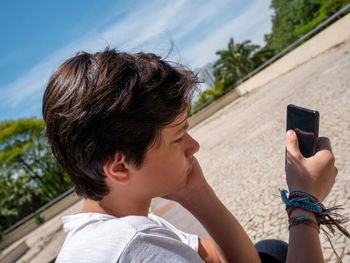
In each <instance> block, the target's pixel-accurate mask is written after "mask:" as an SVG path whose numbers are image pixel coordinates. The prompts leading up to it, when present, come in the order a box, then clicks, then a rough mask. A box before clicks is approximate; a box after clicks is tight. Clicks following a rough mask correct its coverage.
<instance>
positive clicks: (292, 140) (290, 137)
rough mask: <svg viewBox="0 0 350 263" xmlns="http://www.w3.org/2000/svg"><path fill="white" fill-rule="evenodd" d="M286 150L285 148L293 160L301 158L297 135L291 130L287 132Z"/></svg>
mask: <svg viewBox="0 0 350 263" xmlns="http://www.w3.org/2000/svg"><path fill="white" fill-rule="evenodd" d="M286 148H287V152H288V153H289V154H291V155H292V156H294V157H295V158H300V157H302V156H303V155H302V154H301V152H300V149H299V142H298V137H297V134H296V133H295V131H293V130H289V131H287V136H286Z"/></svg>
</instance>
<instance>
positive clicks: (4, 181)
mask: <svg viewBox="0 0 350 263" xmlns="http://www.w3.org/2000/svg"><path fill="white" fill-rule="evenodd" d="M0 179H1V180H0V183H1V191H0V200H1V211H0V223H1V225H2V228H3V229H4V226H5V225H6V226H7V227H8V226H9V225H8V224H13V223H14V222H15V221H18V220H20V219H21V218H23V217H24V216H26V215H28V214H29V213H31V212H34V211H35V210H36V209H38V208H39V207H40V206H42V205H44V204H45V203H47V202H48V201H51V200H52V199H54V198H55V197H57V196H59V195H60V194H62V193H63V192H65V191H66V190H68V189H70V188H71V187H72V184H71V182H70V180H69V178H68V176H67V174H66V173H65V172H64V170H63V169H62V168H61V166H60V165H59V164H58V162H57V161H56V160H55V159H54V157H53V156H52V154H51V151H50V148H49V146H48V144H47V140H46V138H45V136H44V122H43V120H38V119H36V118H29V119H19V120H9V121H3V122H0ZM5 223H6V224H5ZM3 224H4V225H3Z"/></svg>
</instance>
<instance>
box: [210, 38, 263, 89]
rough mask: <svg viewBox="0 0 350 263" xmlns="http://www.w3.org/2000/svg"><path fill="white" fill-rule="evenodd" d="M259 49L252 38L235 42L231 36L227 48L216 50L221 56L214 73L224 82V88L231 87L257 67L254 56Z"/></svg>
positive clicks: (215, 65)
mask: <svg viewBox="0 0 350 263" xmlns="http://www.w3.org/2000/svg"><path fill="white" fill-rule="evenodd" d="M257 49H259V46H258V45H254V44H251V41H250V40H246V41H243V42H242V43H236V44H235V43H234V40H233V38H231V39H230V41H229V43H228V45H227V49H225V50H219V51H217V52H216V54H217V55H219V56H220V57H219V59H218V60H217V61H216V62H215V64H214V68H215V70H214V75H215V77H216V79H217V80H218V81H219V80H220V81H221V82H222V85H223V90H226V89H227V88H229V87H231V86H232V85H233V84H234V83H236V82H237V81H238V80H239V79H240V78H243V77H244V76H245V75H247V74H248V73H249V72H251V71H252V70H253V69H254V68H255V62H254V60H253V59H252V57H253V55H254V53H255V51H256V50H257Z"/></svg>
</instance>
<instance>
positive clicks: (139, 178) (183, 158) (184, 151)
mask: <svg viewBox="0 0 350 263" xmlns="http://www.w3.org/2000/svg"><path fill="white" fill-rule="evenodd" d="M187 128H188V120H187V114H186V112H185V113H183V114H181V115H179V116H178V117H177V118H176V119H175V120H174V121H173V122H172V123H171V124H169V125H168V126H166V127H165V128H163V129H162V130H161V136H162V142H161V144H160V147H159V146H158V145H157V143H156V144H155V145H154V146H153V147H152V148H150V149H149V150H148V151H147V152H146V155H145V160H144V163H143V165H142V166H141V168H140V169H139V170H133V171H132V173H133V176H131V181H133V182H134V183H135V184H134V185H137V186H138V188H139V189H137V192H138V193H139V194H140V195H141V196H142V197H143V198H153V197H159V196H164V195H166V194H169V193H172V192H173V191H176V190H177V189H180V188H181V187H182V186H184V185H185V184H186V182H187V176H188V174H189V173H190V171H191V168H192V165H193V162H194V159H193V154H194V153H196V152H197V151H198V150H199V144H198V142H197V141H195V140H194V139H193V138H192V137H191V136H190V135H189V134H188V133H187V131H186V129H187Z"/></svg>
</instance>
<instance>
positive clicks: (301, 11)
mask: <svg viewBox="0 0 350 263" xmlns="http://www.w3.org/2000/svg"><path fill="white" fill-rule="evenodd" d="M349 3H350V0H272V1H271V8H272V9H274V11H275V12H274V15H273V16H272V33H271V34H270V35H269V36H268V37H267V38H268V42H267V46H269V47H270V48H272V49H273V50H274V51H275V53H278V52H280V51H282V50H283V49H284V48H286V47H287V46H288V45H290V44H292V43H293V42H294V41H296V40H297V39H298V38H300V37H302V36H303V35H305V34H306V33H307V32H309V31H310V30H311V29H313V28H314V27H316V26H317V25H319V24H320V23H321V22H323V21H324V20H326V19H327V18H328V17H330V16H331V15H332V14H334V13H335V12H337V11H338V10H340V9H341V8H343V7H344V6H346V5H347V4H349Z"/></svg>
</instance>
